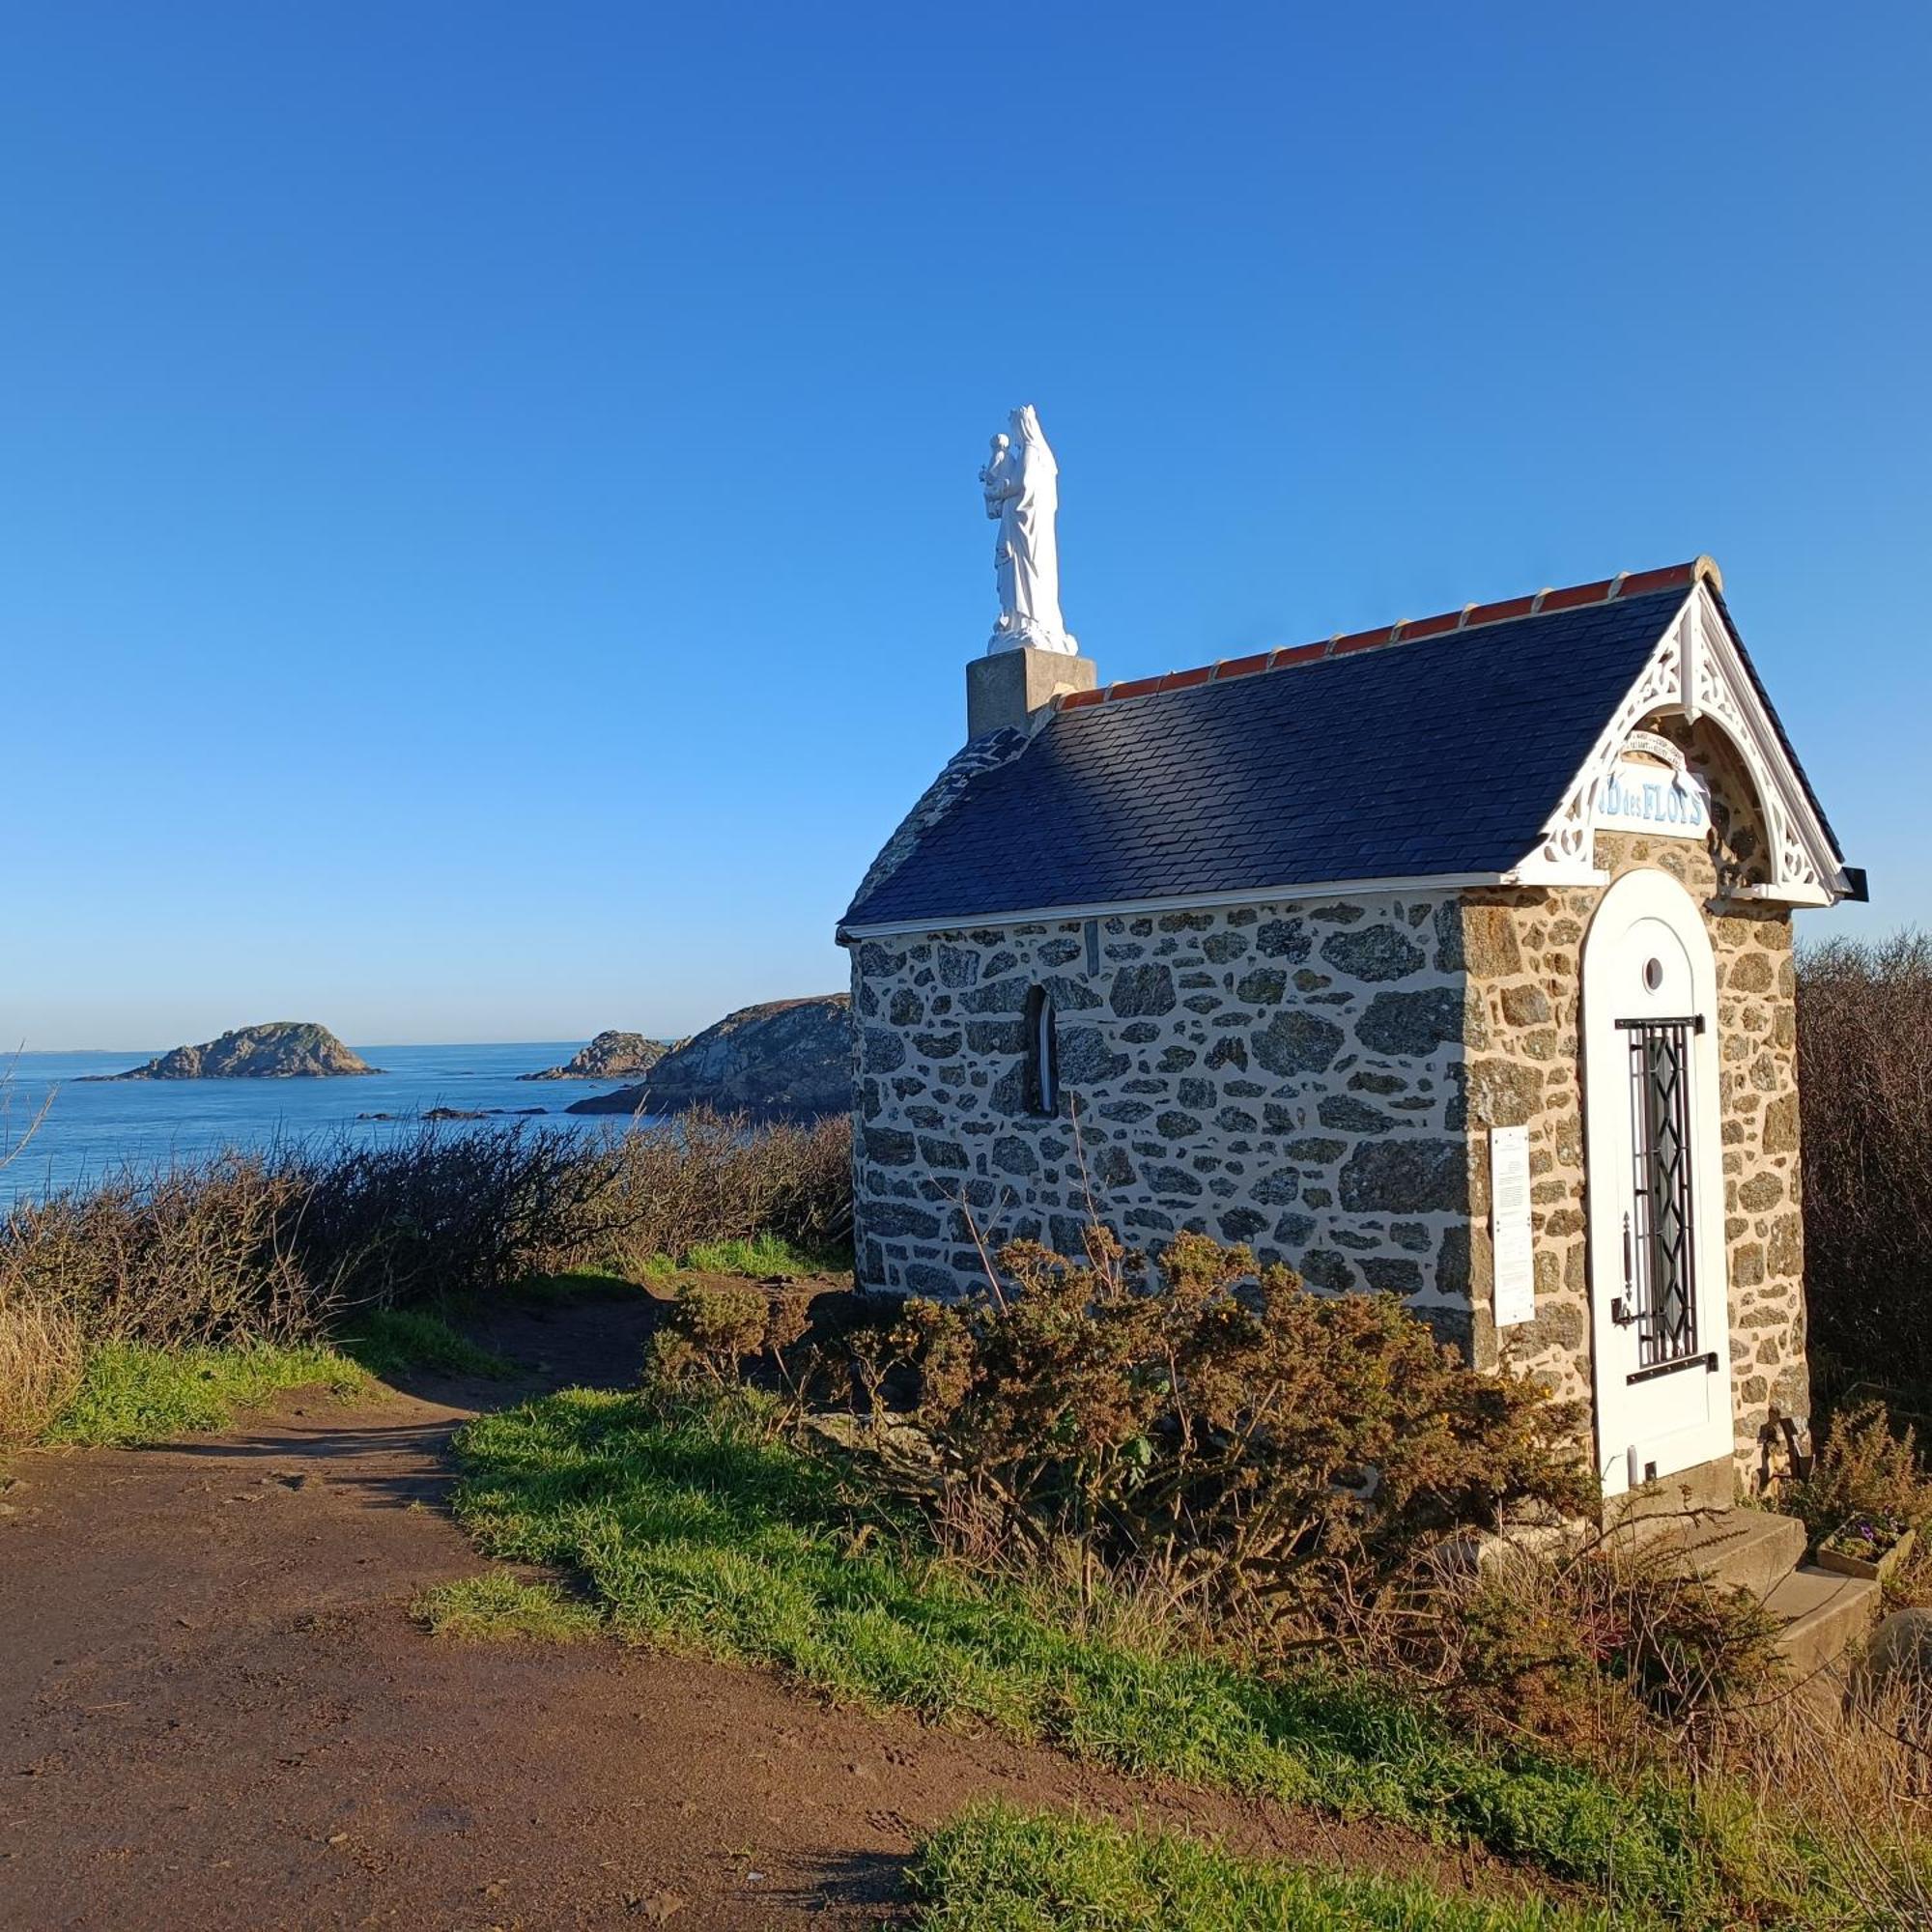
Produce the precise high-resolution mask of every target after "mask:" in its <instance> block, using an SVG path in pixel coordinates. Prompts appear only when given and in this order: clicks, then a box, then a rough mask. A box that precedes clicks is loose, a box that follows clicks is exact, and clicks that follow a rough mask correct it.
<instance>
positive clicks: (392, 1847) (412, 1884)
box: [0, 1301, 1473, 1932]
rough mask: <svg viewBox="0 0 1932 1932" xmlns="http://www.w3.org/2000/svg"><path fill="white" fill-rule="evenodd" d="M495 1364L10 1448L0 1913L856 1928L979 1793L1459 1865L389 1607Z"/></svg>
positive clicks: (702, 1671) (1336, 1850)
mask: <svg viewBox="0 0 1932 1932" xmlns="http://www.w3.org/2000/svg"><path fill="white" fill-rule="evenodd" d="M645 1320H646V1311H645V1309H644V1308H643V1307H641V1306H640V1305H639V1302H637V1301H633V1302H630V1303H620V1302H601V1303H592V1304H588V1305H586V1306H583V1307H580V1308H577V1309H574V1310H569V1311H564V1312H559V1313H556V1314H554V1315H551V1316H549V1317H548V1318H545V1317H542V1316H538V1315H535V1314H524V1315H517V1316H514V1317H508V1318H505V1321H504V1322H503V1324H502V1325H501V1326H500V1327H499V1328H498V1329H497V1331H496V1332H494V1333H493V1334H492V1335H491V1336H490V1337H489V1338H488V1339H490V1340H491V1341H492V1343H493V1345H494V1346H497V1347H498V1348H500V1349H502V1350H505V1351H506V1352H508V1353H510V1354H511V1355H512V1356H513V1357H515V1358H517V1359H520V1360H524V1361H528V1362H531V1363H541V1364H542V1365H543V1366H542V1368H541V1370H540V1371H539V1373H538V1374H537V1375H535V1376H534V1377H533V1378H532V1379H533V1381H534V1382H539V1383H546V1384H549V1385H558V1384H561V1383H563V1382H567V1381H573V1380H582V1381H621V1380H626V1379H628V1378H629V1377H630V1375H631V1373H632V1372H633V1368H634V1365H635V1363H636V1361H637V1359H638V1349H639V1344H640V1342H641V1338H642V1334H643V1332H644V1323H645ZM505 1394H506V1391H505V1389H504V1386H503V1384H501V1383H493V1382H480V1381H467V1380H442V1381H437V1382H425V1383H424V1384H423V1385H422V1386H421V1387H419V1388H416V1389H413V1390H412V1392H411V1393H400V1392H398V1393H395V1394H390V1393H388V1392H387V1391H383V1392H381V1393H380V1395H379V1396H378V1397H376V1398H375V1399H371V1400H367V1401H359V1402H357V1403H356V1404H355V1405H353V1406H348V1405H342V1404H337V1403H334V1402H331V1401H328V1400H327V1399H325V1398H319V1397H305V1398H298V1399H296V1400H294V1401H293V1402H290V1403H287V1404H284V1405H283V1406H280V1407H278V1408H277V1409H274V1410H272V1411H269V1412H266V1413H263V1414H259V1415H257V1416H256V1417H254V1418H253V1419H252V1423H251V1426H248V1427H245V1428H243V1429H241V1430H239V1431H237V1432H235V1433H233V1434H230V1435H222V1436H216V1437H207V1438H202V1439H197V1440H191V1441H188V1442H185V1443H182V1444H178V1445H176V1446H173V1447H169V1448H159V1449H146V1450H127V1451H112V1450H90V1451H84V1452H78V1453H71V1454H64V1455H34V1456H28V1457H22V1458H20V1459H18V1460H17V1461H16V1463H14V1465H13V1471H12V1473H13V1474H14V1477H15V1478H16V1481H15V1483H14V1487H13V1488H11V1489H9V1490H8V1491H7V1492H5V1495H4V1497H0V1505H4V1507H5V1509H6V1510H7V1511H8V1512H9V1513H7V1514H5V1515H0V1925H4V1926H6V1927H9V1928H13V1927H21V1928H28V1927H31V1928H34V1932H43V1928H45V1929H46V1932H50V1929H51V1928H54V1927H89V1928H115V1932H119V1928H133V1927H169V1928H178V1927H187V1926H192V1927H195V1928H197V1932H213V1928H218V1927H249V1928H256V1927H277V1928H279V1927H324V1926H331V1927H332V1926H364V1925H369V1926H381V1925H396V1926H407V1927H412V1928H417V1927H420V1928H440V1927H477V1928H485V1927H491V1926H499V1927H505V1928H511V1927H526V1928H549V1927H567V1926H602V1925H618V1924H631V1925H638V1924H641V1925H656V1924H668V1925H670V1926H672V1927H674V1928H676V1932H687V1928H690V1932H696V1928H701V1927H708V1926H733V1927H735V1926H773V1927H778V1926H787V1925H792V1924H795V1923H803V1922H805V1921H806V1920H808V1919H810V1921H812V1922H813V1923H815V1924H819V1925H828V1926H840V1927H842V1926H851V1927H858V1926H861V1925H873V1924H877V1923H878V1922H879V1921H880V1918H882V1916H885V1914H886V1913H887V1912H889V1911H890V1908H891V1904H892V1901H894V1900H895V1897H896V1895H897V1882H898V1875H899V1872H900V1869H901V1866H902V1863H903V1861H904V1858H905V1856H906V1854H907V1852H908V1851H909V1849H910V1847H911V1843H912V1835H913V1833H915V1832H916V1831H918V1830H921V1829H923V1828H924V1827H926V1826H928V1825H930V1824H932V1823H934V1822H936V1821H937V1820H939V1819H941V1818H944V1817H946V1816H949V1815H950V1814H952V1812H954V1811H955V1810H957V1809H958V1808H959V1807H960V1806H961V1805H962V1804H965V1803H966V1802H967V1801H968V1800H970V1799H972V1798H974V1797H976V1796H980V1795H985V1794H990V1793H1003V1794H1006V1795H1009V1796H1010V1797H1013V1798H1015V1799H1018V1800H1021V1801H1023V1802H1031V1803H1053V1804H1087V1805H1090V1806H1101V1807H1105V1808H1108V1809H1112V1810H1117V1811H1139V1812H1140V1813H1141V1814H1142V1815H1145V1816H1148V1817H1150V1818H1152V1819H1163V1818H1165V1819H1173V1820H1176V1821H1189V1822H1192V1823H1194V1824H1196V1825H1198V1826H1202V1827H1206V1828H1208V1829H1213V1830H1219V1831H1222V1832H1225V1833H1228V1834H1229V1835H1231V1836H1232V1837H1233V1838H1234V1839H1236V1841H1237V1842H1241V1843H1243V1844H1246V1845H1249V1846H1250V1847H1252V1848H1254V1849H1274V1850H1278V1851H1280V1852H1283V1853H1285V1854H1289V1855H1292V1856H1295V1857H1303V1858H1318V1859H1323V1860H1329V1859H1334V1860H1341V1861H1347V1862H1350V1863H1362V1864H1373V1865H1378V1866H1383V1867H1386V1866H1389V1865H1390V1864H1391V1863H1393V1864H1394V1865H1396V1866H1397V1867H1398V1868H1423V1869H1427V1870H1428V1871H1429V1872H1430V1874H1431V1876H1432V1877H1434V1878H1435V1880H1436V1881H1437V1882H1438V1883H1441V1884H1444V1885H1446V1886H1450V1887H1454V1886H1456V1885H1458V1884H1462V1883H1467V1882H1469V1880H1470V1878H1471V1877H1472V1876H1473V1874H1472V1873H1471V1871H1470V1870H1469V1869H1468V1868H1466V1867H1465V1865H1464V1864H1463V1862H1462V1861H1456V1860H1454V1859H1449V1858H1446V1857H1443V1856H1440V1855H1436V1854H1433V1853H1430V1852H1428V1851H1426V1850H1425V1849H1423V1848H1422V1847H1420V1846H1418V1845H1408V1844H1406V1843H1405V1842H1403V1841H1402V1840H1401V1838H1400V1837H1399V1836H1398V1835H1397V1834H1392V1833H1388V1832H1386V1831H1385V1830H1381V1829H1373V1830H1371V1829H1364V1828H1350V1827H1339V1826H1330V1825H1327V1824H1324V1823H1323V1822H1321V1821H1320V1820H1315V1819H1310V1818H1307V1817H1304V1816H1299V1815H1296V1814H1290V1813H1285V1812H1281V1811H1279V1810H1275V1809H1272V1808H1264V1807H1254V1806H1241V1805H1236V1804H1232V1803H1230V1802H1226V1801H1221V1800H1217V1799H1214V1798H1212V1797H1209V1796H1206V1795H1203V1794H1199V1793H1191V1792H1185V1791H1181V1790H1178V1789H1173V1788H1160V1787H1152V1786H1135V1785H1129V1784H1128V1783H1126V1782H1125V1781H1124V1780H1122V1779H1119V1778H1115V1777H1110V1776H1105V1775H1103V1774H1100V1773H1097V1772H1091V1771H1087V1770H1084V1769H1082V1768H1080V1767H1078V1766H1075V1765H1073V1764H1070V1763H1069V1762H1068V1761H1066V1760H1065V1759H1064V1758H1062V1757H1060V1756H1058V1755H1057V1754H1055V1753H1053V1752H1050V1751H1043V1750H1033V1749H1025V1748H1020V1747H1013V1746H1010V1745H1007V1744H1003V1743H1000V1742H998V1741H994V1740H987V1739H975V1738H966V1737H959V1736H955V1735H952V1734H951V1733H946V1732H935V1731H929V1730H923V1729H921V1728H920V1727H919V1726H918V1725H916V1724H914V1723H912V1722H910V1721H891V1720H887V1721H878V1720H874V1719H867V1718H864V1717H860V1716H857V1715H855V1714H851V1713H846V1712H839V1711H834V1710H829V1709H827V1708H825V1707H824V1706H823V1705H821V1704H819V1703H817V1702H815V1701H814V1700H812V1699H811V1698H810V1697H808V1696H805V1695H802V1694H800V1693H798V1692H795V1691H792V1690H787V1689H785V1688H784V1687H782V1686H781V1685H780V1684H778V1683H777V1682H776V1681H774V1680H772V1679H771V1678H768V1677H766V1676H763V1675H760V1674H758V1673H756V1672H753V1671H746V1670H736V1669H728V1668H725V1667H722V1666H715V1665H708V1664H701V1663H693V1662H679V1661H676V1660H671V1659H667V1658H663V1657H657V1656H653V1655H650V1654H647V1653H642V1652H637V1651H629V1650H625V1649H623V1648H621V1647H620V1646H618V1645H616V1644H614V1643H608V1642H596V1643H589V1644H581V1645H577V1646H572V1647H568V1648H562V1649H553V1648H542V1647H536V1646H527V1645H498V1646H469V1645H463V1644H456V1643H450V1642H438V1641H436V1640H434V1639H432V1638H430V1637H428V1636H427V1635H425V1634H423V1633H422V1632H421V1631H420V1630H418V1629H417V1628H416V1627H415V1626H414V1625H413V1624H412V1623H411V1621H410V1619H409V1617H408V1614H407V1606H408V1605H409V1603H410V1602H411V1600H412V1598H413V1597H414V1595H415V1594H416V1592H417V1591H419V1590H420V1589H421V1588H422V1587H423V1586H424V1585H426V1584H428V1583H432V1582H436V1581H439V1580H441V1579H443V1578H446V1577H460V1576H466V1575H469V1574H473V1573H474V1572H475V1571H476V1570H477V1569H479V1568H480V1567H481V1566H480V1564H479V1562H478V1560H477V1558H476V1556H475V1555H474V1553H473V1552H472V1551H471V1550H470V1548H469V1545H468V1543H467V1542H466V1540H465V1538H464V1537H463V1535H462V1533H461V1532H460V1531H459V1530H458V1529H457V1528H456V1527H455V1526H454V1524H453V1523H452V1522H451V1521H450V1520H449V1519H448V1518H447V1516H446V1515H445V1514H444V1513H443V1509H442V1497H443V1495H444V1492H445V1488H446V1481H447V1475H446V1467H445V1463H444V1451H445V1449H446V1446H447V1441H448V1436H449V1433H450V1431H451V1430H452V1429H453V1428H454V1427H455V1426H456V1425H457V1424H458V1423H459V1422H461V1421H462V1420H463V1419H465V1418H466V1417H467V1416H469V1415H470V1414H473V1413H474V1412H475V1411H476V1410H477V1409H478V1408H480V1407H484V1406H490V1405H493V1404H497V1403H500V1402H502V1401H503V1400H504V1399H505Z"/></svg>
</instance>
